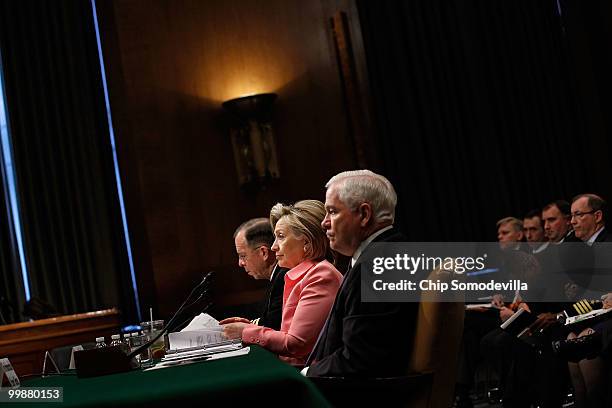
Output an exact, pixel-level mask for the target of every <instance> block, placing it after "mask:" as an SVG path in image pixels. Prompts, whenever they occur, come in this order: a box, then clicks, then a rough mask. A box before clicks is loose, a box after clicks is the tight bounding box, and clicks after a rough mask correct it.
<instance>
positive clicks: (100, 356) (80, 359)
mask: <svg viewBox="0 0 612 408" xmlns="http://www.w3.org/2000/svg"><path fill="white" fill-rule="evenodd" d="M213 277H214V272H212V271H211V272H208V273H207V274H206V275H205V276H204V277H203V278H202V281H201V282H200V283H198V284H197V285H196V286H195V287H194V288H193V289H192V290H191V292H190V293H189V296H187V299H185V301H184V302H183V303H182V304H181V305H180V306H179V308H178V309H177V311H176V312H175V313H174V315H173V316H172V318H170V320H169V321H168V323H167V324H166V325H165V326H164V327H163V328H162V330H160V331H159V332H158V333H157V334H156V335H155V336H154V337H153V338H152V339H151V340H149V341H148V342H146V343H145V344H143V345H142V346H140V347H137V348H136V349H134V350H133V351H132V352H131V353H129V354H127V353H125V351H124V350H123V349H122V348H121V346H113V347H104V348H100V349H91V350H82V351H76V352H75V353H74V360H75V366H76V371H77V376H78V377H79V378H86V377H97V376H100V375H107V374H115V373H120V372H125V371H130V370H133V369H134V368H138V364H137V363H136V362H135V360H134V356H136V355H138V354H140V353H142V351H143V350H145V349H146V348H148V347H149V346H151V344H153V343H155V341H157V339H159V338H160V337H161V336H163V335H164V334H165V333H166V332H168V330H169V329H170V327H171V326H172V324H173V323H174V322H175V320H176V318H177V317H178V316H179V315H180V313H181V312H182V311H184V310H185V309H187V308H189V307H190V306H193V305H194V304H195V303H197V302H199V301H200V300H201V299H202V298H206V297H207V296H208V294H209V289H210V286H211V284H212V280H213ZM193 299H195V300H193ZM210 306H212V303H211V302H210V301H209V302H208V303H207V304H206V306H205V307H204V308H203V311H206V310H208V308H210Z"/></svg>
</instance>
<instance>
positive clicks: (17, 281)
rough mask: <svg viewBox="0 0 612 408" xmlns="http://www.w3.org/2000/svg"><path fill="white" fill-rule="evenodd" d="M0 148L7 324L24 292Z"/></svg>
mask: <svg viewBox="0 0 612 408" xmlns="http://www.w3.org/2000/svg"><path fill="white" fill-rule="evenodd" d="M1 68H2V67H1V66H0V69H1ZM0 97H2V95H1V94H0ZM1 150H2V148H1V147H0V324H7V323H15V322H18V321H20V320H21V316H20V314H19V310H20V305H22V304H23V302H24V300H25V293H24V288H23V284H22V281H21V278H20V275H21V268H20V266H19V260H18V252H17V245H16V242H15V234H14V231H13V227H12V222H11V218H12V217H11V213H10V212H9V208H10V207H9V197H8V188H7V179H6V174H5V171H4V169H5V166H4V157H3V155H2V154H1Z"/></svg>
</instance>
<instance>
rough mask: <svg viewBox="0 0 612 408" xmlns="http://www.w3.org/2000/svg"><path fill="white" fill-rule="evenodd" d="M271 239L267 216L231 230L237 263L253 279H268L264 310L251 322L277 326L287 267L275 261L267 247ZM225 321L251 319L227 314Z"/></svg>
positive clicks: (245, 321)
mask: <svg viewBox="0 0 612 408" xmlns="http://www.w3.org/2000/svg"><path fill="white" fill-rule="evenodd" d="M273 242H274V234H273V232H272V227H271V226H270V220H268V219H267V218H253V219H251V220H248V221H246V222H244V223H242V224H241V225H240V226H239V227H238V228H237V229H236V232H234V244H235V245H236V254H238V266H240V267H241V268H244V270H245V271H246V273H248V274H249V276H252V277H253V278H254V279H268V280H269V281H270V282H271V284H270V288H269V289H268V294H267V296H266V299H265V302H266V303H265V307H264V310H263V313H262V315H261V317H260V318H259V319H255V320H254V321H253V322H252V323H254V324H257V325H259V326H265V327H269V328H271V329H274V330H278V329H280V324H281V316H282V306H283V289H284V287H285V273H287V269H286V268H281V267H280V266H278V265H277V263H276V257H275V256H274V252H272V250H271V249H270V248H271V247H272V243H273ZM225 321H226V322H244V323H251V321H249V320H247V319H243V318H240V317H230V318H229V319H225Z"/></svg>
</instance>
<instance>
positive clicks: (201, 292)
mask: <svg viewBox="0 0 612 408" xmlns="http://www.w3.org/2000/svg"><path fill="white" fill-rule="evenodd" d="M214 274H215V272H214V271H210V272H208V273H207V274H206V275H205V276H204V278H202V281H201V282H200V283H199V284H198V285H197V286H196V287H194V288H193V289H192V290H191V293H189V296H187V299H185V301H184V302H183V303H182V304H181V305H180V306H179V308H178V309H177V310H176V312H174V315H172V317H171V318H170V320H168V323H166V325H165V326H164V327H163V328H162V329H161V330H160V331H159V332H158V333H157V334H156V335H155V336H154V337H153V338H152V339H151V340H149V341H147V342H146V343H145V344H143V345H142V346H140V347H138V348H136V349H135V350H133V351H132V352H131V353H130V354H128V358H130V359H131V358H133V357H134V356H137V355H138V354H140V353H141V352H142V351H143V350H145V349H146V348H148V347H149V346H151V344H153V343H155V342H156V341H157V339H159V338H160V337H161V336H163V335H164V334H165V333H166V332H167V331H168V330H169V329H170V328H171V327H172V324H173V323H174V322H175V320H176V318H177V317H178V316H179V315H180V314H181V312H182V311H183V310H185V309H187V308H189V307H190V306H192V305H194V304H196V303H198V302H199V301H200V300H201V299H202V298H204V297H205V296H207V295H208V294H209V293H210V292H209V289H210V286H211V284H212V280H213V276H214ZM194 297H195V300H192V299H193V298H194ZM190 300H191V301H190ZM211 305H212V303H210V302H209V303H208V304H207V305H206V306H205V307H204V309H203V311H206V310H208V308H209V307H210V306H211Z"/></svg>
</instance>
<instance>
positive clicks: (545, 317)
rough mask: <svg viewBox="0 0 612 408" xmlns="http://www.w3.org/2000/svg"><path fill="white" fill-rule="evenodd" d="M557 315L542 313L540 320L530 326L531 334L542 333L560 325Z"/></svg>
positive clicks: (539, 316)
mask: <svg viewBox="0 0 612 408" xmlns="http://www.w3.org/2000/svg"><path fill="white" fill-rule="evenodd" d="M558 323H559V322H558V320H557V315H556V314H554V313H548V312H547V313H540V314H539V315H538V319H537V320H536V321H535V322H533V323H532V324H531V326H529V331H530V332H531V333H542V332H543V331H544V330H546V329H548V328H549V327H551V326H553V325H555V324H558Z"/></svg>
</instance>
